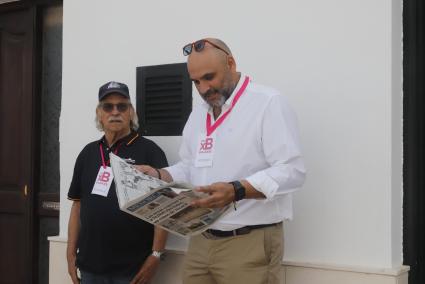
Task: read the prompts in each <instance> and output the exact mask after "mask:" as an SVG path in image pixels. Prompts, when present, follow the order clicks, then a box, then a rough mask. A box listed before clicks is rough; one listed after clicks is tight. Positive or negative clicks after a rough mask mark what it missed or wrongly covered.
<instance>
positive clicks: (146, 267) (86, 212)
mask: <svg viewBox="0 0 425 284" xmlns="http://www.w3.org/2000/svg"><path fill="white" fill-rule="evenodd" d="M96 123H97V127H98V129H99V130H101V131H104V134H105V135H104V136H103V137H102V138H101V139H100V140H98V141H94V142H92V143H89V144H88V145H87V146H85V147H84V149H83V150H82V151H81V153H80V154H79V155H78V158H77V161H76V163H75V168H74V175H73V177H72V182H71V186H70V189H69V192H68V198H69V199H71V200H73V204H72V209H71V215H70V219H69V225H68V248H67V259H68V271H69V274H70V276H71V279H72V281H73V283H74V284H75V283H79V279H78V277H77V267H78V268H79V270H80V271H81V281H82V282H81V283H83V284H85V283H87V284H91V283H127V284H128V283H130V282H131V283H132V284H133V283H148V282H149V281H150V279H151V278H152V276H153V275H154V273H155V271H156V269H157V267H158V265H159V256H160V254H161V252H162V250H163V249H164V246H165V241H166V237H167V234H166V232H165V231H164V230H162V229H159V228H154V227H153V226H152V225H151V224H148V223H146V222H143V221H141V220H140V219H137V218H135V217H133V216H131V215H129V214H127V213H125V212H122V211H121V210H120V209H119V207H118V201H117V196H116V192H115V186H114V183H113V182H112V180H113V176H112V171H111V168H110V167H109V153H111V152H112V153H115V154H116V155H118V156H120V157H122V158H124V159H126V160H127V162H128V163H133V164H148V165H152V166H154V167H164V166H167V160H166V158H165V155H164V152H163V151H162V150H161V149H160V148H159V147H158V146H157V145H156V144H155V143H154V142H152V141H150V140H148V139H146V138H143V137H141V136H140V135H139V134H138V133H137V132H136V130H137V128H138V121H137V115H136V112H135V111H134V108H133V106H132V104H131V102H130V96H129V91H128V87H127V86H126V85H125V84H123V83H118V82H108V83H106V84H104V85H103V86H101V87H100V89H99V104H98V106H97V108H96Z"/></svg>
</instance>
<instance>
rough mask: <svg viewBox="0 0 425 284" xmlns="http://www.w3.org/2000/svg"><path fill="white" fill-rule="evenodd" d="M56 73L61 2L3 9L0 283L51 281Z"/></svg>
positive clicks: (55, 223)
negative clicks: (49, 269) (50, 251)
mask: <svg viewBox="0 0 425 284" xmlns="http://www.w3.org/2000/svg"><path fill="white" fill-rule="evenodd" d="M61 74H62V4H61V1H54V0H34V1H30V0H27V1H14V2H13V3H7V4H0V133H1V134H0V250H1V252H2V255H1V257H0V275H1V276H0V283H11V284H12V283H13V284H14V283H16V284H21V283H39V284H47V283H49V280H48V277H49V273H48V268H49V245H48V241H47V237H48V236H52V235H57V234H58V233H59V218H58V217H59V115H60V104H61V81H62V78H61Z"/></svg>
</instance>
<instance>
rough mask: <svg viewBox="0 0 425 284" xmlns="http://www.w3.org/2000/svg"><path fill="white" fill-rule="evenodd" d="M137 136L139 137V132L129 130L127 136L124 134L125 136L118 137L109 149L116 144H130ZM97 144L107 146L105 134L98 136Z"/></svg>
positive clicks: (112, 148) (113, 147)
mask: <svg viewBox="0 0 425 284" xmlns="http://www.w3.org/2000/svg"><path fill="white" fill-rule="evenodd" d="M139 137H140V134H139V133H137V132H135V131H131V132H130V134H128V135H127V136H125V137H123V138H121V139H119V140H118V141H117V142H115V143H114V145H112V147H111V149H110V150H111V151H113V150H114V149H115V148H116V147H117V145H120V144H123V145H126V146H130V145H131V144H133V143H134V141H136V140H137V138H139ZM99 144H102V145H103V146H105V147H108V143H106V139H105V135H103V136H102V138H100V140H99Z"/></svg>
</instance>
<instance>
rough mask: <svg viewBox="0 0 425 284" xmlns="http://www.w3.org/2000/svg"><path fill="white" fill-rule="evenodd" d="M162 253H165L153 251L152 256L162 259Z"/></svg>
mask: <svg viewBox="0 0 425 284" xmlns="http://www.w3.org/2000/svg"><path fill="white" fill-rule="evenodd" d="M162 253H163V252H162V251H157V250H153V251H152V256H154V257H156V258H161V255H162Z"/></svg>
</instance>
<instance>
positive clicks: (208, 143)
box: [199, 138, 214, 151]
mask: <svg viewBox="0 0 425 284" xmlns="http://www.w3.org/2000/svg"><path fill="white" fill-rule="evenodd" d="M213 141H214V140H213V139H212V138H207V139H205V140H201V149H199V150H200V151H208V150H211V148H212V147H213Z"/></svg>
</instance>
